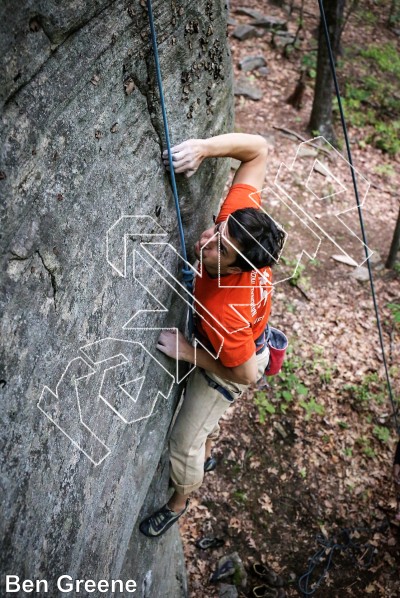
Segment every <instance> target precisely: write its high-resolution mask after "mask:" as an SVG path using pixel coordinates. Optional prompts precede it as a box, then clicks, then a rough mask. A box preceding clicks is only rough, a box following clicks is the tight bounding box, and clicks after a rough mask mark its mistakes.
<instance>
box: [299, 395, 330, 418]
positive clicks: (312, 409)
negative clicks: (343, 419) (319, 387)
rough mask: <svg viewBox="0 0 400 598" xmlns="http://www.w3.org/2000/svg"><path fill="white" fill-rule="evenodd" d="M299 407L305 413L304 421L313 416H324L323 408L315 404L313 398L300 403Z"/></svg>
mask: <svg viewBox="0 0 400 598" xmlns="http://www.w3.org/2000/svg"><path fill="white" fill-rule="evenodd" d="M299 405H301V407H303V409H304V410H305V412H306V415H305V419H306V420H307V421H308V420H309V419H311V417H312V416H313V415H314V413H315V414H317V415H324V413H325V407H324V406H323V405H320V404H319V403H317V401H316V400H315V398H314V397H311V398H310V399H309V400H308V401H300V402H299Z"/></svg>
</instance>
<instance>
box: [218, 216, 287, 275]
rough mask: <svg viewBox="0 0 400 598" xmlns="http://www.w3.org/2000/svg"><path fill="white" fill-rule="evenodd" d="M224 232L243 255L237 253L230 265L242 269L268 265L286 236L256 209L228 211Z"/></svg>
mask: <svg viewBox="0 0 400 598" xmlns="http://www.w3.org/2000/svg"><path fill="white" fill-rule="evenodd" d="M228 231H229V234H230V236H231V237H232V238H233V239H235V241H236V242H237V243H238V244H239V246H240V247H241V253H242V254H243V255H244V256H245V258H246V259H244V258H243V257H242V256H241V255H240V254H239V253H238V254H237V257H236V260H235V262H234V263H233V264H231V266H237V267H238V268H240V269H241V270H243V272H249V271H250V270H254V268H263V267H264V266H272V265H273V264H274V263H275V262H276V261H277V259H278V257H279V254H280V252H281V251H282V247H283V244H284V241H285V239H286V234H285V232H284V231H283V229H282V228H280V227H278V225H277V224H276V223H275V222H274V221H273V220H272V218H270V216H268V215H267V214H265V213H264V212H262V211H261V210H257V209H256V208H242V209H240V210H235V212H232V214H231V215H230V216H229V218H228ZM246 260H248V261H246ZM249 262H250V263H249Z"/></svg>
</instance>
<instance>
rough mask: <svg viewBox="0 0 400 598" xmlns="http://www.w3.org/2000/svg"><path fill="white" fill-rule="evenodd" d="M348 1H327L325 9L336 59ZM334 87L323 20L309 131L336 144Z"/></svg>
mask: <svg viewBox="0 0 400 598" xmlns="http://www.w3.org/2000/svg"><path fill="white" fill-rule="evenodd" d="M345 1H346V0H325V3H324V8H325V14H326V21H327V24H328V29H329V36H330V41H331V46H332V52H333V56H334V59H335V60H336V57H337V55H338V52H339V45H340V35H341V32H342V22H343V13H344V6H345ZM333 93H334V85H333V78H332V73H331V69H330V65H329V54H328V48H327V44H326V40H325V35H324V27H323V23H322V19H321V20H320V25H319V33H318V61H317V78H316V81H315V92H314V102H313V107H312V111H311V117H310V123H309V129H310V130H311V131H312V132H313V133H316V132H317V131H318V134H319V135H323V136H324V137H325V138H326V139H327V140H328V141H330V142H333V143H334V142H335V134H334V130H333V125H332V98H333Z"/></svg>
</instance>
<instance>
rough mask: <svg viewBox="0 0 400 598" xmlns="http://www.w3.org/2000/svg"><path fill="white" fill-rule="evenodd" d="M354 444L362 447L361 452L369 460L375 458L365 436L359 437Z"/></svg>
mask: <svg viewBox="0 0 400 598" xmlns="http://www.w3.org/2000/svg"><path fill="white" fill-rule="evenodd" d="M356 443H357V444H359V445H360V446H361V447H362V452H363V453H364V455H365V456H366V457H369V458H370V459H373V458H374V457H376V453H375V451H374V449H373V448H372V446H371V444H370V440H369V438H366V437H365V436H360V437H359V438H357V440H356Z"/></svg>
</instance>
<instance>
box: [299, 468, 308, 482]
mask: <svg viewBox="0 0 400 598" xmlns="http://www.w3.org/2000/svg"><path fill="white" fill-rule="evenodd" d="M299 474H300V475H301V477H302V478H303V480H305V479H306V477H307V469H306V468H305V467H302V468H301V469H299Z"/></svg>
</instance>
